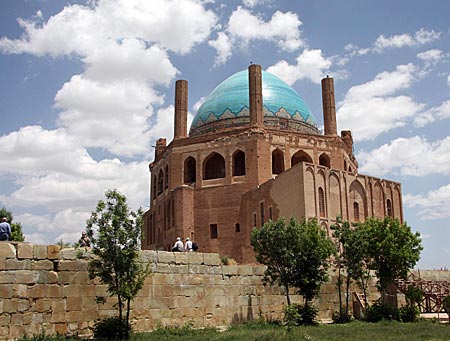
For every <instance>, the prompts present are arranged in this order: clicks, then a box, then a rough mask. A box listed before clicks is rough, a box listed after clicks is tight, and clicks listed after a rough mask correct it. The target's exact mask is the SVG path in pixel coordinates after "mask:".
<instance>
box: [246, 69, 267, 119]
mask: <svg viewBox="0 0 450 341" xmlns="http://www.w3.org/2000/svg"><path fill="white" fill-rule="evenodd" d="M248 91H249V92H248V95H249V104H250V126H260V127H262V126H263V125H264V118H263V103H262V101H263V99H262V74H261V65H256V64H252V65H250V66H249V67H248Z"/></svg>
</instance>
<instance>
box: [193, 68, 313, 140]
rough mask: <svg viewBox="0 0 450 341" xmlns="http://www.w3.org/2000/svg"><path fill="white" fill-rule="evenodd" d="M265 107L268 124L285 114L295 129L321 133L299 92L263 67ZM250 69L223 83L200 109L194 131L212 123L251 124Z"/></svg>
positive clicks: (223, 125)
mask: <svg viewBox="0 0 450 341" xmlns="http://www.w3.org/2000/svg"><path fill="white" fill-rule="evenodd" d="M262 88H263V111H264V124H265V125H266V126H268V125H269V126H270V125H274V126H276V125H278V123H274V122H275V121H277V119H282V118H284V119H285V120H287V121H288V122H289V125H290V126H292V127H293V129H294V130H299V131H302V130H303V131H304V130H305V128H306V131H307V132H312V133H318V129H317V123H316V119H315V117H314V115H313V114H312V113H311V111H310V110H309V108H308V105H307V104H306V103H305V102H304V101H303V99H302V98H301V97H300V96H299V94H298V93H297V92H296V91H295V90H294V89H292V88H291V87H290V86H289V85H287V84H286V83H285V82H283V81H282V80H281V79H279V78H278V77H276V76H274V75H272V74H271V73H268V72H266V71H262ZM249 116H250V110H249V89H248V71H247V70H243V71H240V72H237V73H235V74H234V75H232V76H231V77H229V78H227V79H226V80H225V81H223V82H222V83H220V84H219V85H218V86H217V87H216V88H215V89H214V90H213V91H212V92H211V93H210V94H209V96H208V97H207V98H206V100H205V101H204V102H203V104H202V105H201V106H200V108H199V109H198V111H197V113H196V115H195V117H194V119H193V121H192V125H191V129H190V135H200V134H202V133H203V132H207V131H209V130H214V128H213V129H208V127H209V126H211V127H216V128H217V127H219V128H229V127H233V126H243V125H248V124H249Z"/></svg>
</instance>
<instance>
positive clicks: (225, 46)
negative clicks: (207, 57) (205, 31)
mask: <svg viewBox="0 0 450 341" xmlns="http://www.w3.org/2000/svg"><path fill="white" fill-rule="evenodd" d="M208 44H209V46H211V47H213V48H215V49H216V51H217V55H216V59H215V62H214V64H215V65H222V64H225V62H226V61H227V60H228V59H229V58H230V57H231V55H232V54H233V52H232V42H231V40H230V38H229V37H228V36H227V35H226V34H225V33H224V32H219V33H218V34H217V39H216V40H210V41H208Z"/></svg>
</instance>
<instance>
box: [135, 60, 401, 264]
mask: <svg viewBox="0 0 450 341" xmlns="http://www.w3.org/2000/svg"><path fill="white" fill-rule="evenodd" d="M322 99H323V120H324V134H321V133H320V132H319V129H318V128H317V124H316V121H315V118H314V116H313V114H312V113H311V112H310V110H309V108H308V106H307V105H306V104H305V102H304V101H303V100H302V99H301V98H300V96H299V95H298V94H297V93H296V92H295V91H294V90H293V89H292V88H291V87H289V86H288V85H287V84H286V83H284V82H283V81H281V80H280V79H279V78H277V77H275V76H274V75H272V74H270V73H267V72H264V71H261V66H259V65H250V67H249V68H248V72H247V71H241V72H238V73H236V74H234V75H232V76H231V77H229V78H228V79H226V80H225V81H224V82H222V83H221V84H220V85H219V86H218V87H217V88H216V89H214V91H213V92H212V93H211V94H210V95H209V96H208V97H207V98H206V100H205V102H204V103H203V104H202V106H201V107H200V108H199V110H198V112H197V113H196V115H195V117H194V120H193V122H192V125H191V128H190V131H189V134H188V133H187V113H188V88H187V82H186V81H185V80H178V81H177V82H176V89H175V124H174V126H175V127H174V131H175V133H174V139H173V141H172V142H170V143H169V144H168V145H167V143H166V139H164V138H161V139H159V140H158V141H157V143H156V153H155V160H154V161H153V162H152V163H151V164H150V173H151V177H150V184H151V185H150V209H149V210H148V211H147V212H146V213H145V219H144V227H143V229H144V231H143V232H144V236H145V239H144V241H143V243H142V248H143V249H157V250H170V249H171V246H172V245H173V244H174V242H175V240H176V237H177V236H180V237H182V238H183V239H184V238H186V237H190V238H191V239H193V240H195V241H196V242H197V243H198V244H199V246H200V249H199V251H202V252H218V253H220V254H221V255H228V256H230V257H232V258H234V259H236V260H237V261H238V262H240V263H251V262H254V261H255V258H254V254H253V248H252V247H251V245H250V233H251V230H252V229H253V228H254V227H260V226H262V225H263V224H264V223H266V222H267V221H269V219H272V220H276V219H278V218H279V217H285V218H286V219H289V218H290V217H291V216H295V217H297V218H298V219H302V218H304V217H306V218H312V217H315V218H317V219H318V221H319V223H320V224H321V226H322V227H323V228H324V229H325V230H327V231H328V234H330V225H332V224H333V223H334V222H335V221H336V217H337V216H338V215H339V216H341V217H342V218H343V219H344V220H349V221H363V220H364V219H365V218H366V217H378V218H383V217H384V216H386V215H390V216H393V217H395V218H398V219H400V220H401V221H403V211H402V194H401V185H400V183H398V182H393V181H389V180H382V179H378V178H374V177H371V176H367V175H363V174H359V173H358V163H357V161H356V159H355V156H354V155H353V139H352V135H351V132H350V131H342V132H341V135H340V136H339V135H338V134H337V128H336V108H335V100H334V84H333V79H332V78H328V77H327V78H325V79H323V80H322Z"/></svg>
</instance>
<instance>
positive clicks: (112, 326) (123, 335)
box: [94, 317, 131, 340]
mask: <svg viewBox="0 0 450 341" xmlns="http://www.w3.org/2000/svg"><path fill="white" fill-rule="evenodd" d="M130 332H131V327H130V325H127V323H126V321H125V320H124V319H121V318H119V317H108V318H105V319H103V320H99V321H97V322H96V323H95V326H94V338H96V339H106V340H124V339H128V338H129V336H130Z"/></svg>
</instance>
